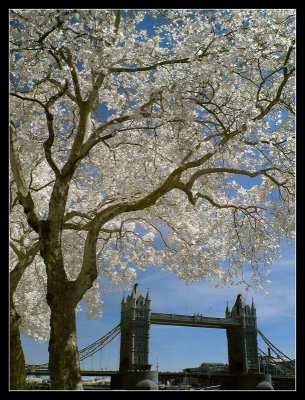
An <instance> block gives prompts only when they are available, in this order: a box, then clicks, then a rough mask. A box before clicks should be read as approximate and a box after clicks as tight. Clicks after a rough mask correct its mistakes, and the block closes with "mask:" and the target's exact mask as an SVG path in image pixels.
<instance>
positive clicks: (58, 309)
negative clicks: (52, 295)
mask: <svg viewBox="0 0 305 400" xmlns="http://www.w3.org/2000/svg"><path fill="white" fill-rule="evenodd" d="M66 294H67V295H66V296H65V297H66V298H63V297H64V296H61V299H60V301H56V300H59V299H55V300H54V299H52V300H51V301H50V299H48V301H49V302H50V303H49V304H50V308H51V321H50V325H51V336H50V342H49V372H50V378H51V385H52V390H82V389H83V386H82V378H81V374H80V363H79V357H78V346H77V334H76V313H75V307H74V305H73V304H72V302H71V299H69V298H68V297H69V295H68V293H66Z"/></svg>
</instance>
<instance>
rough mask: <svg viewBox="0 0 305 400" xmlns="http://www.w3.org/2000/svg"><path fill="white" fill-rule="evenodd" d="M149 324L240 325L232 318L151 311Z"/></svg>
mask: <svg viewBox="0 0 305 400" xmlns="http://www.w3.org/2000/svg"><path fill="white" fill-rule="evenodd" d="M150 323H151V324H161V325H178V326H197V327H203V328H230V327H232V326H240V322H239V321H238V320H234V319H227V318H216V317H204V316H203V315H201V314H194V315H182V314H165V313H155V312H152V313H151V315H150Z"/></svg>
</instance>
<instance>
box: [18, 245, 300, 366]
mask: <svg viewBox="0 0 305 400" xmlns="http://www.w3.org/2000/svg"><path fill="white" fill-rule="evenodd" d="M281 248H282V257H281V258H280V259H279V260H277V261H276V262H275V263H274V264H273V266H272V270H273V271H272V272H271V274H270V275H269V279H270V280H271V281H272V283H271V284H269V285H268V291H269V295H267V296H266V297H264V296H262V295H261V294H260V293H259V292H255V291H253V290H249V292H248V294H247V295H246V296H245V297H246V302H247V303H249V304H251V300H252V296H253V298H254V303H255V306H256V311H257V326H258V329H259V330H260V331H261V332H262V333H263V334H264V335H265V336H266V337H267V338H268V339H269V340H270V341H271V342H272V343H273V344H274V345H275V346H276V347H278V348H279V349H280V350H281V351H282V352H283V353H285V354H286V355H287V356H289V357H290V358H295V301H296V298H295V248H294V246H291V245H286V244H284V243H283V244H282V246H281ZM138 283H139V288H140V290H141V292H142V294H143V295H144V296H145V295H146V291H147V288H149V291H150V296H151V299H152V311H153V312H168V313H179V314H189V315H190V314H194V313H201V314H203V315H207V316H215V317H224V312H225V307H226V302H227V301H228V302H229V307H230V308H231V307H232V306H233V304H234V302H235V299H236V296H237V294H238V291H239V286H228V287H225V288H222V289H221V288H214V287H213V286H210V285H209V283H208V282H197V283H193V284H189V285H188V286H187V285H185V283H184V282H183V281H180V280H179V279H178V278H177V277H176V276H175V275H174V274H172V273H168V272H165V271H161V270H158V269H157V268H152V267H151V268H148V269H147V271H145V272H141V271H139V273H138ZM121 299H122V293H117V292H116V291H115V290H109V294H108V295H107V296H106V297H104V299H103V300H104V302H105V303H106V306H105V308H104V311H103V317H102V318H97V319H90V320H88V319H87V317H86V311H85V306H84V307H82V308H83V311H82V312H80V313H78V314H77V334H78V344H79V349H82V348H84V347H86V346H88V345H89V344H91V343H92V342H94V341H96V340H97V339H99V338H100V337H101V336H103V335H105V334H106V333H107V332H109V331H110V330H111V329H112V328H114V326H116V325H117V324H118V323H119V322H120V303H121ZM119 338H120V336H117V337H116V339H114V341H113V342H111V343H110V344H108V345H107V346H106V347H105V348H104V349H103V350H102V353H101V352H98V353H96V354H95V355H94V356H93V357H89V358H88V359H86V360H84V361H83V362H82V363H81V367H82V368H83V369H91V368H93V369H100V368H103V369H117V368H118V365H119V346H120V345H119V343H120V340H119ZM22 344H23V349H24V353H25V358H26V363H29V364H31V363H43V362H47V361H48V345H47V344H46V343H42V344H40V343H38V342H35V341H34V340H32V339H30V338H27V337H25V336H24V335H22ZM259 347H260V348H261V349H262V350H264V351H266V346H265V344H264V343H263V342H262V340H261V339H260V338H259ZM227 361H228V356H227V339H226V331H225V330H224V329H212V328H194V327H172V326H166V325H151V330H150V363H151V364H152V365H153V367H152V368H153V369H155V368H156V364H157V363H158V364H159V370H160V371H179V370H182V369H183V368H187V367H196V366H199V365H200V364H201V363H202V362H227Z"/></svg>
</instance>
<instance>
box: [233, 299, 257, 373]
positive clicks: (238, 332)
mask: <svg viewBox="0 0 305 400" xmlns="http://www.w3.org/2000/svg"><path fill="white" fill-rule="evenodd" d="M225 315H226V318H230V319H231V318H234V319H238V320H239V321H240V326H232V327H230V328H227V340H228V358H229V369H230V372H232V373H236V372H237V373H247V372H248V371H249V370H252V371H253V372H254V371H258V368H259V364H258V363H259V360H258V346H257V325H256V309H255V306H254V303H253V299H252V305H251V307H250V306H249V305H247V304H245V300H244V298H243V297H242V295H241V294H238V295H237V298H236V301H235V304H234V306H233V307H232V310H231V311H230V310H229V307H228V304H227V307H226V311H225Z"/></svg>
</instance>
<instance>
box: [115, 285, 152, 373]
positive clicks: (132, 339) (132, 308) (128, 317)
mask: <svg viewBox="0 0 305 400" xmlns="http://www.w3.org/2000/svg"><path fill="white" fill-rule="evenodd" d="M150 305H151V300H150V296H149V292H147V294H146V297H145V299H144V297H143V296H142V294H141V292H140V289H139V285H138V283H135V285H134V286H133V289H132V292H131V295H130V296H127V301H126V300H125V296H123V299H122V303H121V310H122V311H121V323H122V326H121V350H120V371H130V370H142V371H144V370H149V369H150V364H149V363H148V358H149V329H150Z"/></svg>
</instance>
